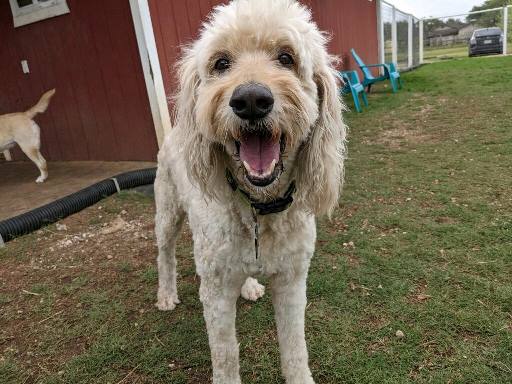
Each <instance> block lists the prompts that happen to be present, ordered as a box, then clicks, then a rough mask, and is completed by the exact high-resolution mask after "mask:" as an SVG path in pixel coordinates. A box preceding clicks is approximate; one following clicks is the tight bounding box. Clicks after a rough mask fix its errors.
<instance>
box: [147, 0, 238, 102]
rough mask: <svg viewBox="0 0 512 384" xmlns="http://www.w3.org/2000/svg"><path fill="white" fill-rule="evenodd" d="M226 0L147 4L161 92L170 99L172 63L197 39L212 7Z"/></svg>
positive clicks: (153, 1) (167, 0) (154, 0)
mask: <svg viewBox="0 0 512 384" xmlns="http://www.w3.org/2000/svg"><path fill="white" fill-rule="evenodd" d="M228 2H229V1H228V0H187V1H183V0H149V8H150V11H151V19H152V22H153V30H154V33H155V40H156V46H157V50H158V58H159V60H160V67H161V68H162V76H163V79H164V86H165V92H166V94H167V95H169V96H170V95H173V94H174V90H175V86H176V78H175V76H174V75H173V70H174V63H175V62H176V59H177V58H178V57H179V54H180V47H181V46H183V45H186V44H188V43H190V42H192V41H193V40H194V39H195V38H197V35H198V32H199V28H200V27H201V23H202V22H203V21H204V20H205V19H206V16H208V14H209V13H210V11H211V10H212V8H213V7H215V6H216V5H219V4H224V3H228Z"/></svg>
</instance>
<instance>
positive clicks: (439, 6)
mask: <svg viewBox="0 0 512 384" xmlns="http://www.w3.org/2000/svg"><path fill="white" fill-rule="evenodd" d="M386 1H387V2H388V3H390V4H393V5H394V6H396V7H397V8H398V9H400V10H401V11H404V12H407V13H412V14H413V15H414V16H416V17H428V16H451V15H458V14H461V13H466V12H469V11H470V10H471V8H473V6H475V5H482V4H483V3H484V0H386Z"/></svg>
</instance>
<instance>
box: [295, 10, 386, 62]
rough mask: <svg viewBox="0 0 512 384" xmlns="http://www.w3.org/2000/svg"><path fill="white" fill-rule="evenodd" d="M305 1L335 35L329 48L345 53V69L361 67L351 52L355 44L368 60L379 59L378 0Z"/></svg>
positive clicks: (339, 54) (322, 26)
mask: <svg viewBox="0 0 512 384" xmlns="http://www.w3.org/2000/svg"><path fill="white" fill-rule="evenodd" d="M304 3H309V5H310V7H311V9H312V11H313V18H314V19H315V21H316V22H317V23H318V26H319V28H320V29H321V30H323V31H326V32H329V34H330V35H331V38H332V39H331V42H330V44H329V50H330V52H331V53H333V54H335V55H337V56H339V57H341V59H342V66H343V69H354V68H356V67H357V66H356V64H355V62H354V60H353V58H352V55H351V54H350V50H351V49H352V48H355V49H356V51H357V52H358V54H359V55H360V56H361V57H362V58H363V59H364V60H365V61H366V62H367V63H377V62H378V58H379V39H378V32H377V2H376V1H369V0H308V1H304Z"/></svg>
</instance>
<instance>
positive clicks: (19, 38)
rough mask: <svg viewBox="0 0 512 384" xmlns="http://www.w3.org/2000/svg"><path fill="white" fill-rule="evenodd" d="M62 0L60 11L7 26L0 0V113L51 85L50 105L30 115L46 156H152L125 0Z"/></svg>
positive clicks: (18, 107) (6, 9) (26, 103)
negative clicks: (24, 65)
mask: <svg viewBox="0 0 512 384" xmlns="http://www.w3.org/2000/svg"><path fill="white" fill-rule="evenodd" d="M68 5H69V7H70V10H71V13H69V14H67V15H63V16H59V17H55V18H52V19H47V20H43V21H39V22H36V23H33V24H29V25H26V26H22V27H19V28H14V27H13V22H12V14H11V9H10V6H9V2H8V1H1V2H0V36H1V40H0V68H1V70H0V84H1V87H0V114H3V113H7V112H14V111H23V110H26V109H28V108H29V107H30V106H31V105H33V104H35V102H36V101H37V100H38V98H39V97H40V96H41V94H42V93H43V92H44V91H46V90H48V89H51V88H56V89H57V93H56V95H55V96H54V98H53V100H52V103H51V105H50V109H49V110H48V111H47V112H46V113H45V114H43V115H39V116H38V117H37V118H36V120H37V121H38V123H39V124H40V126H41V134H42V135H41V136H42V152H43V155H44V156H45V157H46V158H47V159H48V160H154V159H155V157H156V153H157V141H156V135H155V129H154V125H153V120H152V116H151V110H150V107H149V101H148V96H147V91H146V85H145V82H144V77H143V72H142V66H141V62H140V56H139V51H138V47H137V41H136V37H135V30H134V27H133V21H132V15H131V12H130V6H129V2H128V0H108V1H102V0H88V1H84V0H68ZM23 59H26V60H28V64H29V67H30V73H29V74H27V75H25V74H23V73H22V70H21V65H20V61H21V60H23ZM16 157H17V158H22V157H21V156H20V153H19V151H18V152H17V153H16Z"/></svg>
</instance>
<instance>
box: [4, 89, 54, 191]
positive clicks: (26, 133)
mask: <svg viewBox="0 0 512 384" xmlns="http://www.w3.org/2000/svg"><path fill="white" fill-rule="evenodd" d="M54 94H55V89H52V90H50V91H48V92H46V93H45V94H44V95H43V96H41V99H39V101H38V102H37V104H36V105H34V106H33V107H32V108H30V109H29V110H28V111H26V112H17V113H9V114H7V115H3V116H0V152H2V151H5V150H7V149H9V148H12V147H14V146H15V145H16V144H18V145H19V146H20V148H21V150H22V151H23V153H25V155H27V156H28V158H29V159H30V160H32V161H33V162H34V163H35V164H36V165H37V168H39V171H40V172H41V175H40V176H39V177H38V178H37V179H36V183H42V182H44V181H45V180H46V178H47V177H48V169H47V167H46V160H45V159H44V157H43V155H41V152H40V148H41V133H40V128H39V125H37V123H36V122H35V121H34V120H33V119H34V117H35V116H36V115H37V114H39V113H43V112H45V111H46V109H47V108H48V105H49V104H50V99H51V98H52V96H53V95H54Z"/></svg>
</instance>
